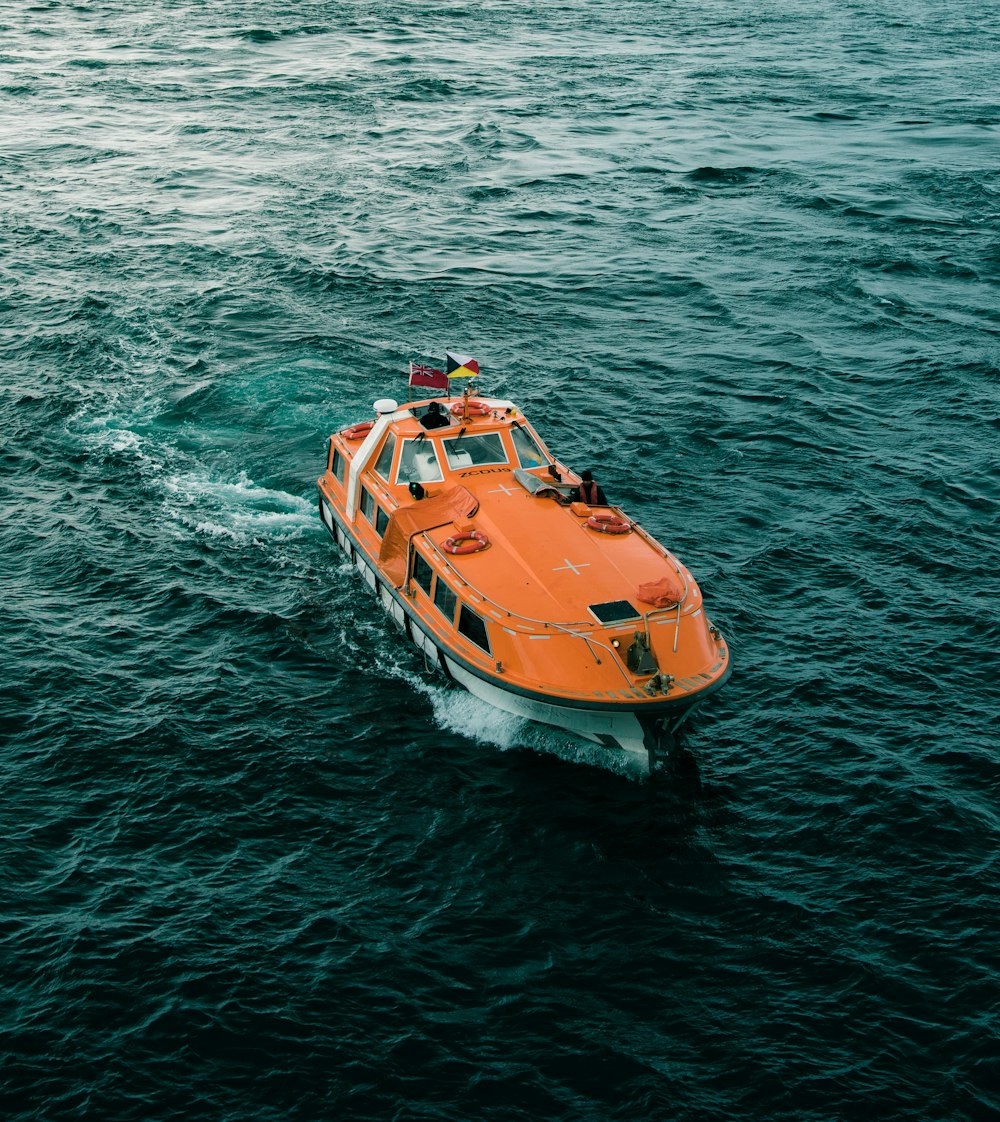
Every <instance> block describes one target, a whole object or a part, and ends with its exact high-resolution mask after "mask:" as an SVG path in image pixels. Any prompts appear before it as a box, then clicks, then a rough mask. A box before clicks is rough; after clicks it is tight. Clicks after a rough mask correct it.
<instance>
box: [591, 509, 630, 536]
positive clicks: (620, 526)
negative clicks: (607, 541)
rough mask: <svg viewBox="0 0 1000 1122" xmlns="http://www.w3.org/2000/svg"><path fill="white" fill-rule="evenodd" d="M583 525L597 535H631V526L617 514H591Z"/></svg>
mask: <svg viewBox="0 0 1000 1122" xmlns="http://www.w3.org/2000/svg"><path fill="white" fill-rule="evenodd" d="M584 525H585V526H587V527H588V528H589V529H591V530H596V531H597V532H598V533H599V534H631V533H632V524H631V523H630V522H626V521H625V519H624V518H619V517H618V515H617V514H592V515H591V516H590V517H589V518H588V519H587V521H586V522H584Z"/></svg>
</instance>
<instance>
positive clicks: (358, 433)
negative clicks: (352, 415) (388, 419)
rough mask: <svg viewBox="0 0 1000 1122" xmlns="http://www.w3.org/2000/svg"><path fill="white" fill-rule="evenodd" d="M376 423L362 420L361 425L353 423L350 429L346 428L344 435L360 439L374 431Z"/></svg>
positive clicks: (349, 438)
mask: <svg viewBox="0 0 1000 1122" xmlns="http://www.w3.org/2000/svg"><path fill="white" fill-rule="evenodd" d="M374 425H375V422H374V421H362V422H361V424H360V425H351V427H350V428H349V429H344V437H345V439H347V440H360V439H361V438H362V437H363V436H367V435H368V434H369V433H370V432H371V431H372V428H373V427H374Z"/></svg>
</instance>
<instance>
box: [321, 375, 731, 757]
mask: <svg viewBox="0 0 1000 1122" xmlns="http://www.w3.org/2000/svg"><path fill="white" fill-rule="evenodd" d="M449 366H450V369H449V372H448V376H450V377H452V378H454V377H466V378H468V377H471V376H473V375H475V374H476V373H478V367H477V366H476V365H475V363H474V362H473V361H472V360H471V359H456V358H455V357H454V356H449ZM410 380H411V386H412V385H414V384H417V385H419V384H421V383H423V384H424V385H427V386H428V387H429V388H443V389H444V390H445V391H446V392H448V391H449V381H448V377H446V376H445V375H444V374H443V373H442V372H441V371H438V370H431V369H430V368H427V367H415V368H414V367H412V366H411V378H410ZM580 482H581V478H580V476H579V475H577V474H576V473H575V472H574V471H572V470H571V469H570V468H568V467H566V466H565V465H564V464H563V463H562V462H560V461H558V460H556V459H555V458H554V457H553V456H552V455H551V453H550V452H549V451H548V449H547V448H546V446H545V444H544V442H543V441H542V439H541V438H540V437H539V435H538V433H537V432H536V431H535V429H534V428H533V427H532V426H531V425H530V424H529V422H528V421H527V419H526V418H525V417H524V416H523V415H522V413H521V411H520V410H519V409H518V407H517V406H516V405H515V404H514V403H513V402H512V401H508V400H505V399H501V398H495V397H483V396H479V397H475V398H473V397H471V396H470V395H469V392H468V391H466V392H465V393H464V394H463V395H462V396H460V397H453V396H451V395H450V393H448V396H446V397H445V398H443V399H440V398H426V399H424V400H421V401H411V402H407V403H406V404H403V405H400V404H397V402H396V401H394V400H390V399H383V400H380V401H377V402H375V406H374V418H373V419H369V420H365V421H361V422H359V423H358V424H354V425H351V426H349V427H347V428H346V429H343V430H341V431H340V432H338V433H335V434H334V435H333V436H331V438H330V444H329V452H328V456H327V464H326V471H325V472H324V474H323V475H322V476H321V477H320V479H319V480H318V485H319V498H320V502H319V505H320V514H321V517H322V519H323V522H324V524H325V525H326V527H327V529H328V530H329V531H330V533H331V534H332V535H333V537H334V539H335V540H336V542H337V544H338V545H339V546H340V548H341V549H342V550H343V552H344V553H345V554H346V555H347V557H348V558H349V559H350V560H351V562H352V564H354V565H355V566H356V567H357V568H358V570H359V571H360V573H361V574H362V576H363V577H364V579H365V580H366V581H367V582H368V584H369V585H370V586H371V587H372V589H373V590H374V591H375V592H376V593H377V594H378V597H379V600H380V601H381V603H382V606H383V607H384V609H385V610H386V611H387V612H388V613H389V614H390V615H391V616H392V618H393V619H394V620H395V621H396V623H397V624H398V625H399V626H400V628H401V629H402V630H403V631H404V633H405V634H406V635H407V636H408V637H409V638H410V639H411V640H412V641H413V642H414V643H415V644H416V646H417V647H419V648H420V649H421V650H422V651H423V652H424V654H425V656H426V658H427V659H428V660H429V661H430V662H431V663H432V664H433V666H434V667H435V668H436V669H438V670H439V671H440V672H441V673H442V674H444V675H445V677H447V678H449V679H451V680H452V681H454V682H456V683H458V684H460V685H462V686H464V687H465V688H466V689H468V690H469V691H470V692H471V693H473V694H475V695H476V696H477V697H479V698H482V699H483V700H484V701H487V702H489V703H490V704H492V705H494V706H496V707H497V708H499V709H503V710H505V711H507V712H510V713H514V714H517V715H518V716H521V717H526V718H529V719H531V720H534V721H540V722H542V723H544V724H548V725H554V726H556V727H558V728H563V729H567V730H569V731H570V732H572V733H574V734H576V735H578V736H581V737H584V738H586V739H588V740H591V741H595V742H597V743H598V744H601V745H603V746H604V747H605V748H606V750H607V752H608V754H609V759H610V757H611V756H612V755H620V754H621V753H623V752H624V753H629V754H630V755H632V756H634V757H635V758H636V759H637V760H638V761H639V763H640V766H641V768H642V769H644V770H652V769H653V768H654V767H655V766H656V764H657V762H658V761H659V760H660V759H661V758H662V757H663V755H664V753H665V752H666V750H667V748H668V746H669V743H670V740H671V737H672V734H673V732H674V731H675V730H676V729H677V728H678V726H679V725H680V724H681V723H682V722H683V720H684V719H685V718H686V717H687V716H688V715H689V713H690V712H691V710H692V708H693V707H694V706H695V705H697V704H698V703H699V702H701V701H702V700H703V699H704V698H706V697H707V696H708V695H709V694H711V693H713V692H714V691H715V690H716V689H718V688H719V686H721V685H722V683H723V682H724V681H725V680H726V678H727V677H728V675H729V671H730V664H729V653H728V650H727V646H726V643H725V640H724V639H723V637H722V636H721V634H720V633H719V631H718V630H717V629H716V628H715V627H714V626H712V624H711V623H710V621H709V619H708V617H707V615H706V614H705V608H704V605H703V603H702V596H701V591H700V589H699V588H698V585H697V583H696V582H695V580H694V578H693V577H692V576H691V574H690V572H689V571H688V570H687V569H686V568H685V567H684V565H682V564H681V562H680V561H679V560H678V559H677V558H676V557H675V556H674V555H673V554H672V553H671V552H670V551H669V550H667V549H666V548H664V547H663V546H662V545H661V544H660V543H659V542H657V541H656V540H655V539H654V538H653V537H651V536H650V535H649V534H648V533H646V531H645V530H643V528H642V527H641V526H639V525H638V523H636V522H634V521H632V520H631V519H630V518H628V516H627V515H626V514H625V513H624V511H622V510H621V509H620V508H618V507H616V506H613V505H611V504H608V503H607V502H605V501H603V499H604V497H603V495H601V494H600V492H599V491H596V490H595V489H594V488H593V487H590V488H589V489H588V490H587V491H586V494H587V497H589V498H590V499H591V501H590V502H582V501H578V499H577V501H574V492H577V489H578V485H579V484H580ZM595 497H596V498H599V499H600V500H601V501H599V502H597V501H594V499H595Z"/></svg>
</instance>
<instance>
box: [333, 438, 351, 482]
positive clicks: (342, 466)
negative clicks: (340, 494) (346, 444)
mask: <svg viewBox="0 0 1000 1122" xmlns="http://www.w3.org/2000/svg"><path fill="white" fill-rule="evenodd" d="M330 443H331V446H332V448H333V455H332V456H331V457H330V472H331V474H332V475H333V478H334V479H336V481H337V482H338V483H343V482H344V478H345V476H346V474H347V458H346V457H345V456H344V453H343V452H341V450H340V449H339V448H338V447H337V446H336V445H335V444H333V442H332V441H331V442H330Z"/></svg>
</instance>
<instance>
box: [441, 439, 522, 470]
mask: <svg viewBox="0 0 1000 1122" xmlns="http://www.w3.org/2000/svg"><path fill="white" fill-rule="evenodd" d="M442 443H443V444H444V454H445V456H446V458H447V460H448V467H450V468H451V470H452V471H461V470H462V468H468V467H476V466H478V465H479V464H505V463H506V462H507V453H506V452H505V451H504V450H503V441H502V440H501V439H500V434H499V433H498V432H484V433H476V434H474V435H468V436H456V437H455V438H454V439H452V440H445V441H443V442H442Z"/></svg>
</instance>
